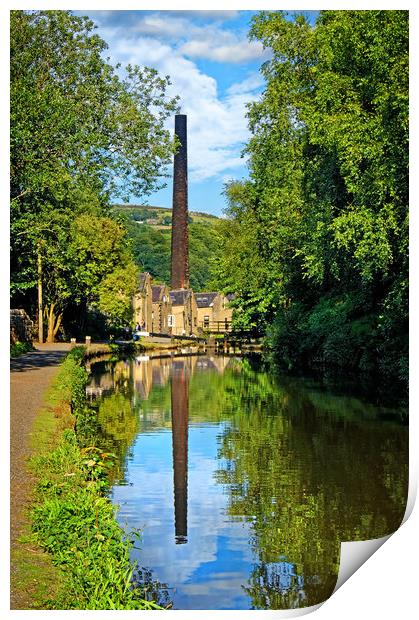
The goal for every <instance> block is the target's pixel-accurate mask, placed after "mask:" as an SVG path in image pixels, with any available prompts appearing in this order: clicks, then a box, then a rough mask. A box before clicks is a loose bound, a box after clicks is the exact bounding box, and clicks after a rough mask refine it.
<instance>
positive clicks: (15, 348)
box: [10, 341, 34, 357]
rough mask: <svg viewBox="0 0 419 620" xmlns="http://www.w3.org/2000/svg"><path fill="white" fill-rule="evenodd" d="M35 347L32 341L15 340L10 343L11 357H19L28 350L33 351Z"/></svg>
mask: <svg viewBox="0 0 419 620" xmlns="http://www.w3.org/2000/svg"><path fill="white" fill-rule="evenodd" d="M33 350H34V348H33V346H32V345H31V343H30V342H19V341H17V342H15V343H13V344H11V345H10V357H19V355H23V354H24V353H27V352H28V351H33Z"/></svg>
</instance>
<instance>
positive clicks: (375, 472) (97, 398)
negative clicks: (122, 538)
mask: <svg viewBox="0 0 419 620" xmlns="http://www.w3.org/2000/svg"><path fill="white" fill-rule="evenodd" d="M88 394H89V395H90V399H91V400H92V403H93V404H94V405H95V406H96V407H97V408H98V420H99V424H100V428H101V432H102V438H103V441H104V445H106V446H107V447H108V448H110V449H112V451H115V452H117V454H118V455H119V457H120V462H119V463H118V466H117V467H116V470H115V472H114V476H115V483H114V486H113V488H112V494H111V497H112V501H113V502H114V503H116V504H119V505H120V511H119V516H118V519H119V521H120V523H121V525H123V526H124V527H126V528H127V529H132V528H140V529H141V540H140V541H139V543H137V546H139V547H140V549H138V550H134V553H133V559H134V560H137V563H138V565H139V566H140V567H143V571H142V575H141V576H142V578H143V579H145V580H146V581H148V582H150V587H152V588H155V587H157V588H158V591H159V595H160V599H161V602H163V603H164V602H165V601H167V602H168V601H171V602H172V603H173V607H174V608H175V609H281V608H291V607H300V606H308V605H314V604H316V603H319V602H321V601H323V600H325V599H326V598H327V597H328V596H329V595H330V594H331V593H332V591H333V589H334V586H335V583H336V578H337V573H338V570H339V550H340V543H341V541H345V540H364V539H370V538H379V537H382V536H385V535H386V534H389V533H391V532H393V531H394V530H395V529H397V527H398V525H399V524H400V522H401V520H402V518H403V513H404V509H405V503H406V497H407V484H408V471H407V458H408V456H407V447H408V432H407V426H406V424H405V423H404V421H403V415H402V413H401V410H400V409H397V408H395V407H389V406H387V407H383V406H377V405H373V404H370V403H368V402H365V401H363V400H360V399H358V398H355V397H351V396H348V395H346V396H345V395H337V394H334V393H332V392H330V391H329V390H326V389H325V388H323V387H321V386H320V384H316V383H315V382H313V381H308V380H302V379H298V380H296V379H293V380H291V379H289V378H286V379H284V378H277V377H275V376H274V375H272V374H269V373H267V372H264V371H262V370H260V369H259V368H258V364H256V363H254V362H252V361H249V360H247V359H243V360H241V359H239V358H232V357H221V356H214V357H206V356H193V357H184V358H174V359H167V358H166V359H153V360H151V359H150V360H148V359H147V358H141V357H140V358H137V359H136V360H126V361H120V362H117V363H111V362H106V363H100V364H95V365H94V366H93V367H92V376H91V382H90V386H89V388H88ZM156 582H159V583H160V586H159V585H158V584H157V586H156Z"/></svg>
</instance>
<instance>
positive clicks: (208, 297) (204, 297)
mask: <svg viewBox="0 0 419 620" xmlns="http://www.w3.org/2000/svg"><path fill="white" fill-rule="evenodd" d="M217 295H218V293H195V299H196V305H197V306H198V308H209V307H210V306H211V304H213V303H214V299H215V298H216V297H217Z"/></svg>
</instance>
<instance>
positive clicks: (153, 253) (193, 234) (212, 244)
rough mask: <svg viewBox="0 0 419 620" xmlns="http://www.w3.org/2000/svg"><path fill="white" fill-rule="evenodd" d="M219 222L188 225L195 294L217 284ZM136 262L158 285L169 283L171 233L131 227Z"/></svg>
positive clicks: (192, 282)
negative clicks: (214, 268)
mask: <svg viewBox="0 0 419 620" xmlns="http://www.w3.org/2000/svg"><path fill="white" fill-rule="evenodd" d="M218 224H219V222H218V221H217V220H215V221H214V223H213V222H212V221H211V220H208V221H205V223H204V222H192V223H190V224H189V265H190V285H191V287H192V289H193V290H194V291H205V290H208V286H212V285H213V284H214V275H213V265H215V264H217V261H218V257H219V256H220V250H219V234H218ZM127 226H128V230H129V236H130V238H131V240H132V249H133V254H134V258H135V262H136V264H137V265H138V267H139V268H140V269H141V271H149V272H150V273H151V275H152V276H153V278H154V279H155V280H156V281H159V282H170V257H171V231H170V230H169V229H167V230H159V229H157V228H155V227H152V226H149V225H147V224H142V225H141V226H138V224H135V223H128V224H127Z"/></svg>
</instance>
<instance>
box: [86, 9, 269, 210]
mask: <svg viewBox="0 0 419 620" xmlns="http://www.w3.org/2000/svg"><path fill="white" fill-rule="evenodd" d="M74 12H75V13H77V14H79V15H80V14H84V15H88V16H89V17H90V18H91V19H92V20H93V21H94V22H95V23H96V24H97V26H98V34H99V35H100V36H101V37H102V38H103V39H104V40H105V41H106V42H107V43H108V45H109V50H108V55H109V56H110V58H111V62H112V63H115V64H116V63H117V62H120V63H121V64H122V66H125V65H127V64H128V63H131V64H138V65H147V66H152V67H154V68H156V69H157V70H158V71H159V72H161V73H162V74H163V75H170V77H171V80H172V87H171V93H173V94H177V95H179V96H180V98H181V101H180V104H181V111H182V113H184V114H187V116H188V174H189V209H190V210H191V211H204V212H207V213H213V214H216V215H220V214H221V212H222V209H223V208H224V206H225V200H224V197H223V196H222V194H221V192H222V189H223V185H224V183H225V182H226V181H228V180H230V179H240V178H243V177H246V176H247V168H246V162H245V160H244V159H243V158H242V157H241V154H242V151H243V148H244V146H245V144H246V141H247V140H248V138H249V132H248V129H247V120H246V103H247V102H251V101H254V100H256V99H257V98H258V97H259V96H260V93H261V92H262V90H263V85H264V82H263V79H262V77H261V75H260V72H259V68H260V66H261V64H262V62H264V61H265V60H266V59H268V58H269V51H267V50H264V49H263V47H262V45H261V44H260V43H259V42H257V41H252V42H250V41H249V40H248V38H247V33H248V30H249V24H250V21H251V18H252V16H253V15H254V14H256V11H238V10H225V11H218V10H216V11H208V10H203V11H150V10H147V11H114V10H105V11H74ZM173 125H174V121H173V120H172V119H171V123H170V125H169V127H170V129H171V130H172V129H173ZM169 173H170V174H171V168H169ZM171 196H172V182H171V177H169V179H168V185H167V188H166V189H164V190H161V191H160V192H157V193H155V194H153V195H151V196H149V197H148V199H147V200H148V203H149V204H151V205H157V206H163V207H168V208H170V207H171ZM131 202H132V203H138V202H140V203H141V202H144V200H142V199H141V197H137V196H132V197H131Z"/></svg>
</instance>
